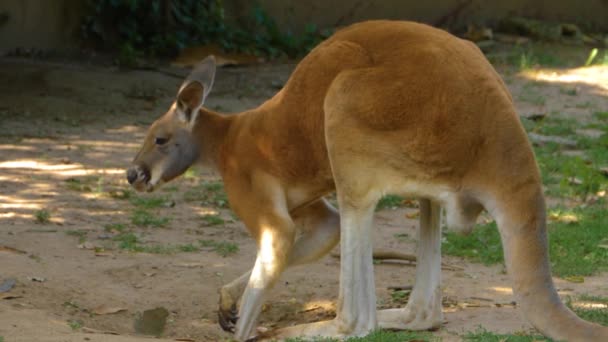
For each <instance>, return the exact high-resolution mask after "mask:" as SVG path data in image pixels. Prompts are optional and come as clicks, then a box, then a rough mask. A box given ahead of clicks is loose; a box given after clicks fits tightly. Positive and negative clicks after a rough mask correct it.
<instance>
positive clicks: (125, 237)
mask: <svg viewBox="0 0 608 342" xmlns="http://www.w3.org/2000/svg"><path fill="white" fill-rule="evenodd" d="M113 240H114V241H116V242H118V248H119V249H122V250H125V251H129V252H135V253H150V254H172V253H176V252H184V253H191V252H198V251H199V250H200V247H199V246H196V245H194V244H184V245H151V246H148V245H145V244H143V243H142V241H141V240H140V239H139V238H138V237H137V235H135V234H134V233H133V232H125V233H121V234H118V235H116V236H115V237H114V238H113Z"/></svg>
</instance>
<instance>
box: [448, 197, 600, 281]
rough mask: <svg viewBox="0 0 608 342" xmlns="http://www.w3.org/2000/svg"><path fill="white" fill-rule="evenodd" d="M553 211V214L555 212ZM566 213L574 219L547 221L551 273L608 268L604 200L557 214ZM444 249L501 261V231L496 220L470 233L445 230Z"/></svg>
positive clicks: (478, 259) (486, 260)
mask: <svg viewBox="0 0 608 342" xmlns="http://www.w3.org/2000/svg"><path fill="white" fill-rule="evenodd" d="M556 212H557V211H556V210H554V211H553V214H554V215H555V214H556ZM564 214H569V215H573V216H574V217H576V219H577V221H576V222H561V221H557V222H553V221H549V254H550V258H551V266H552V271H553V274H555V275H557V276H559V277H571V276H589V275H592V274H594V273H596V272H599V271H604V270H608V249H606V248H603V247H602V245H608V229H606V222H608V210H606V202H605V201H604V200H599V201H598V202H596V203H595V204H593V205H588V206H586V207H580V208H576V209H572V210H569V211H567V212H559V213H557V215H558V216H559V215H564ZM442 249H443V252H444V253H445V254H448V255H455V256H460V257H466V258H468V259H470V260H472V261H476V262H480V263H483V264H486V265H491V264H496V263H500V262H503V250H502V244H501V240H500V234H499V233H498V229H497V228H496V224H495V223H490V224H487V225H482V226H479V227H477V228H476V229H474V230H473V232H472V233H471V234H469V235H466V236H464V235H459V234H457V233H454V232H449V231H448V232H446V233H445V235H444V240H443V246H442Z"/></svg>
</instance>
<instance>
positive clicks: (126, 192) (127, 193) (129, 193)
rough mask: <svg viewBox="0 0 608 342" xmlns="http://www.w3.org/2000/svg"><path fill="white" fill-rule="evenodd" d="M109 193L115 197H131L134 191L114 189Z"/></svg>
mask: <svg viewBox="0 0 608 342" xmlns="http://www.w3.org/2000/svg"><path fill="white" fill-rule="evenodd" d="M108 195H110V197H112V198H114V199H130V198H132V197H133V195H134V192H133V191H132V190H112V191H108Z"/></svg>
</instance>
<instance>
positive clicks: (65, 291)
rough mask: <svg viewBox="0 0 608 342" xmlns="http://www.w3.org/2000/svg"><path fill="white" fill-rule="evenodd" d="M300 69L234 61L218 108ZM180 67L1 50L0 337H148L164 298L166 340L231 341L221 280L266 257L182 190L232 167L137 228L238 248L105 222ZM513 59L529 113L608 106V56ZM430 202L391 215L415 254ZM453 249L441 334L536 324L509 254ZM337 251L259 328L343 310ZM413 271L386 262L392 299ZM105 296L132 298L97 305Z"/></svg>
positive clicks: (285, 295) (215, 97) (117, 218)
mask: <svg viewBox="0 0 608 342" xmlns="http://www.w3.org/2000/svg"><path fill="white" fill-rule="evenodd" d="M293 67H294V65H293V64H287V65H259V66H249V67H238V68H223V69H221V70H219V72H218V74H217V80H216V85H215V88H214V90H213V92H212V95H211V96H210V99H209V102H208V106H210V107H211V108H215V109H218V110H221V111H225V112H236V111H239V110H243V109H246V108H250V107H253V106H255V105H257V104H259V103H261V102H262V101H264V100H265V99H267V98H269V97H270V96H271V95H272V94H273V93H275V92H276V91H277V89H278V87H280V85H282V84H283V83H284V82H285V80H286V79H287V77H288V76H289V73H290V71H291V70H292V69H293ZM181 72H182V71H180V70H175V69H171V72H159V71H158V70H155V71H142V70H137V71H125V70H119V69H116V68H113V67H102V66H91V65H68V64H64V63H51V62H44V61H31V60H22V59H0V80H1V81H0V283H1V282H2V281H3V280H5V279H9V278H14V279H15V280H16V285H15V286H14V288H13V289H11V290H10V291H8V292H5V293H0V298H1V299H0V336H3V337H4V339H5V341H7V342H9V341H10V342H13V341H24V342H29V341H112V342H114V341H116V342H118V341H125V342H127V341H129V342H130V341H140V340H141V341H143V340H147V339H148V338H149V337H146V336H143V335H138V334H136V333H135V328H134V322H135V320H136V318H137V317H138V315H139V314H140V313H141V312H143V311H144V310H148V309H153V308H157V307H164V308H166V309H167V310H168V311H169V317H168V319H167V325H166V328H165V332H164V333H163V335H162V338H163V340H178V339H181V340H182V341H219V340H228V339H230V337H231V335H230V334H228V333H225V332H223V331H222V330H221V329H220V328H219V326H218V324H217V319H216V307H217V301H218V296H217V290H218V288H219V287H220V286H221V285H222V284H224V283H227V282H228V281H230V280H232V279H233V278H235V277H237V276H239V275H240V274H242V273H243V272H245V271H247V270H248V269H249V268H250V267H252V265H253V260H254V258H255V249H256V247H255V244H254V242H253V241H252V239H250V238H249V236H248V234H247V231H246V229H245V228H244V227H243V225H242V224H241V223H240V222H239V221H238V220H236V219H234V218H233V217H232V216H231V214H230V212H229V210H228V209H221V208H219V209H218V208H213V207H208V206H205V205H202V204H201V203H200V202H196V201H194V202H192V201H185V200H184V196H183V194H184V193H185V192H186V191H187V190H188V189H191V188H192V187H194V186H196V185H197V184H199V183H200V182H201V181H203V180H210V179H217V177H215V176H214V175H212V174H210V173H207V172H206V171H199V172H198V173H197V174H195V175H194V176H191V177H189V178H181V179H179V180H176V181H175V182H174V183H173V184H168V185H167V186H166V188H165V189H164V190H159V191H160V193H161V194H163V195H164V196H167V197H168V198H170V199H171V200H172V201H174V203H175V205H174V206H172V207H171V206H169V207H166V208H164V207H163V208H160V209H154V210H153V212H154V213H156V214H159V215H165V216H167V217H170V218H171V221H170V223H169V225H168V226H167V227H165V228H134V230H135V231H136V232H138V233H140V234H143V236H144V240H145V242H146V243H148V244H162V245H176V244H187V243H196V241H197V240H199V239H214V240H223V241H229V242H233V243H236V244H237V245H238V246H239V248H240V250H239V252H238V253H236V254H234V255H230V256H227V257H222V256H220V255H218V254H217V253H214V252H213V251H211V250H207V249H203V250H202V251H200V252H194V253H186V252H181V253H172V254H149V253H131V252H127V251H122V250H120V249H118V248H116V245H117V244H116V243H114V242H112V241H111V238H112V234H113V233H112V232H110V233H108V232H106V231H105V230H104V226H105V225H107V224H112V223H125V224H127V225H128V226H132V225H131V224H130V217H131V215H132V214H133V210H134V207H133V205H132V204H130V202H129V201H128V200H121V199H116V198H113V197H111V196H110V195H109V193H110V192H112V191H121V190H125V189H127V188H128V185H127V184H126V181H125V179H124V178H125V176H124V170H125V168H126V167H127V166H128V165H129V162H130V160H131V158H132V157H133V156H134V154H135V152H136V150H137V148H138V144H139V143H140V142H141V140H142V137H143V135H144V134H145V130H146V127H147V125H149V123H151V122H152V121H153V120H154V119H155V118H156V117H157V116H159V115H160V114H161V113H162V112H163V111H164V110H165V109H166V108H167V107H168V104H169V103H170V102H171V100H172V97H173V95H174V92H175V90H176V89H177V87H178V85H179V84H180V82H181V79H180V77H176V76H173V75H171V73H176V74H178V75H180V73H181ZM500 72H501V73H502V74H503V76H504V77H505V80H506V82H507V85H508V86H509V87H510V89H511V90H512V92H513V97H514V99H515V101H516V103H517V107H518V109H519V110H520V113H521V114H522V115H531V114H538V113H544V114H546V115H553V114H552V113H554V112H559V113H563V114H566V115H570V116H573V117H576V118H577V119H579V118H580V119H581V120H584V119H585V118H586V117H588V116H589V115H591V113H593V111H594V110H596V111H597V110H600V109H602V108H603V110H606V108H608V96H607V95H608V68H606V67H604V68H602V67H596V68H593V69H583V70H573V69H566V70H557V71H547V72H540V71H536V72H531V73H529V74H521V73H518V72H516V71H515V69H513V68H511V67H505V68H502V69H501V70H500ZM531 93H532V95H530V94H531ZM566 93H570V94H573V93H575V95H566ZM540 98H543V99H544V101H541V100H540ZM70 178H75V179H80V180H84V181H86V182H88V183H86V186H83V188H82V189H74V188H73V187H70V186H69V183H68V182H66V180H67V179H70ZM40 210H47V211H48V212H49V213H50V221H49V222H46V223H39V222H37V221H36V212H37V211H40ZM416 210H417V209H416V208H415V207H411V208H407V207H406V208H400V209H396V210H383V211H380V212H378V214H377V219H376V221H375V225H376V237H375V239H376V240H375V244H376V246H378V247H382V248H390V249H395V250H399V251H403V252H406V253H415V246H416V243H415V239H414V238H413V237H415V236H416V235H415V227H416V225H417V221H416V220H415V218H411V217H414V216H415V213H416ZM210 211H218V212H219V213H220V214H221V215H222V217H223V218H224V219H225V220H226V224H224V225H220V226H206V225H205V224H204V222H203V220H201V215H202V214H204V213H207V212H210ZM74 230H81V231H85V232H86V237H85V238H84V241H79V238H78V237H77V236H72V235H69V234H68V232H69V231H74ZM398 234H407V236H405V237H404V236H402V235H399V237H396V235H398ZM83 242H86V243H83ZM83 247H84V248H83ZM94 247H97V248H94ZM91 248H93V249H91ZM444 262H445V263H447V264H449V265H453V266H454V267H453V268H451V269H446V270H444V271H443V286H444V295H445V297H446V300H445V301H444V304H445V313H446V314H445V320H446V322H445V324H444V326H443V327H442V328H441V329H440V330H439V331H437V332H436V333H435V334H436V335H438V336H441V337H443V338H444V340H460V337H459V335H458V334H462V333H463V332H467V331H473V330H475V329H477V327H479V326H482V327H484V328H485V329H487V330H490V331H495V332H520V331H529V330H530V329H531V327H530V325H528V324H527V323H526V322H525V321H524V319H523V318H522V317H521V315H520V312H519V311H518V310H517V309H516V307H514V306H513V305H512V301H513V298H512V294H511V288H510V282H509V279H508V277H507V275H506V274H505V272H504V268H503V266H500V265H497V266H490V267H488V266H484V265H481V264H474V263H470V262H468V261H466V260H463V259H460V258H455V257H449V256H445V257H444ZM338 263H339V261H338V260H337V259H335V258H333V257H331V256H328V257H326V258H324V259H322V260H321V261H320V262H317V263H315V264H312V265H308V266H301V267H298V268H294V269H291V270H289V271H288V272H287V273H286V274H285V275H284V277H283V278H282V280H281V281H280V282H279V283H278V284H277V286H276V287H275V288H274V289H273V290H272V293H271V295H270V296H269V298H268V301H267V304H266V305H265V307H264V311H263V313H262V316H261V322H260V325H262V326H265V327H269V328H272V327H276V326H286V325H292V324H298V323H304V322H311V321H316V320H321V319H329V318H331V317H332V316H333V315H334V312H335V311H334V310H335V308H334V305H335V301H336V297H337V294H338V270H339V264H338ZM414 270H415V268H414V267H412V266H411V265H404V264H384V263H382V264H379V265H377V266H376V267H375V271H376V287H377V292H378V298H379V305H380V306H384V307H388V306H395V305H399V304H398V303H395V302H394V300H393V299H392V298H391V291H389V290H388V289H387V287H389V286H397V285H411V284H413V277H414ZM36 280H43V281H42V282H41V281H36ZM555 281H556V283H557V287H558V288H559V290H560V294H562V295H564V296H566V295H575V294H578V293H588V294H598V295H599V294H604V295H605V294H606V293H608V275H606V274H603V275H598V276H594V277H588V278H585V282H584V283H569V282H566V281H564V280H561V279H557V278H556V279H555ZM101 305H106V307H114V308H121V309H124V310H122V311H120V312H117V313H112V314H94V311H95V309H96V308H99V307H100V306H101ZM70 322H71V323H70Z"/></svg>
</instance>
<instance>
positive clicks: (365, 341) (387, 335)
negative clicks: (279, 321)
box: [285, 330, 438, 342]
mask: <svg viewBox="0 0 608 342" xmlns="http://www.w3.org/2000/svg"><path fill="white" fill-rule="evenodd" d="M338 341H346V342H404V341H438V339H437V338H435V337H433V335H432V334H431V333H430V332H426V331H399V332H393V331H386V330H376V331H374V332H372V333H370V334H369V335H367V336H364V337H351V338H347V339H345V340H339V339H335V338H327V337H318V338H312V339H304V338H288V339H286V340H285V342H338Z"/></svg>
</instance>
